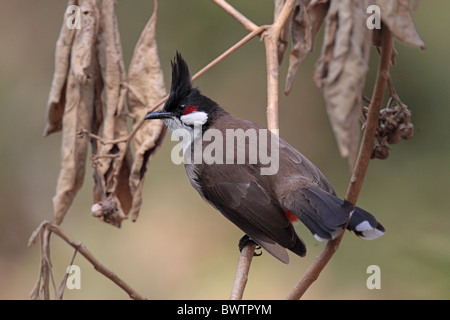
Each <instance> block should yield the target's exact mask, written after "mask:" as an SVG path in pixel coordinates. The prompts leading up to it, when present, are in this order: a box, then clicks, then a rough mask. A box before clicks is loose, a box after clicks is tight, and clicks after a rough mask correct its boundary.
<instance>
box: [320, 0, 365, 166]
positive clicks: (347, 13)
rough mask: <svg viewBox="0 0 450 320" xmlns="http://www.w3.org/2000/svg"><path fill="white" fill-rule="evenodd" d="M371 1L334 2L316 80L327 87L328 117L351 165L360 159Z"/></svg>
mask: <svg viewBox="0 0 450 320" xmlns="http://www.w3.org/2000/svg"><path fill="white" fill-rule="evenodd" d="M368 4H369V1H368V0H361V1H352V0H342V1H332V2H331V5H330V8H329V11H328V14H327V17H326V27H325V36H324V43H323V47H322V52H321V57H320V59H319V60H318V62H317V64H316V68H315V74H314V77H315V81H316V83H317V85H318V86H319V87H320V88H322V89H323V92H324V98H325V102H326V106H327V111H328V116H329V119H330V122H331V125H332V127H333V131H334V134H335V136H336V139H337V142H338V147H339V150H340V153H341V155H342V156H343V157H348V159H349V164H350V167H351V168H353V165H354V163H355V161H356V156H357V151H358V143H359V137H360V125H359V118H360V114H361V106H362V101H361V100H362V96H363V89H364V83H365V76H366V72H367V70H368V67H367V64H368V59H369V50H370V43H371V39H370V33H369V29H368V28H366V27H365V23H366V19H367V17H366V15H365V10H366V8H367V6H368Z"/></svg>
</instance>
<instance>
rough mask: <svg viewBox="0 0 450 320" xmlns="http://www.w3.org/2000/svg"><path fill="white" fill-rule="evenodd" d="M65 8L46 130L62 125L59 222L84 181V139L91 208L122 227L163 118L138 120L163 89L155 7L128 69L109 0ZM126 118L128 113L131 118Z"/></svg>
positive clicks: (137, 201)
mask: <svg viewBox="0 0 450 320" xmlns="http://www.w3.org/2000/svg"><path fill="white" fill-rule="evenodd" d="M68 5H69V6H71V5H76V6H78V7H79V8H80V13H81V14H80V16H79V17H75V19H76V18H79V19H81V20H80V26H81V27H80V28H79V29H77V28H75V27H73V28H72V27H71V25H70V23H68V21H70V20H74V18H73V15H74V14H75V13H74V12H68V13H65V15H64V20H63V24H62V27H61V31H60V34H59V38H58V41H57V44H56V53H55V58H56V61H55V72H54V76H53V82H52V86H51V89H50V94H49V99H48V105H47V123H46V126H45V129H44V136H47V135H49V134H51V133H54V132H57V131H61V130H62V145H61V169H60V172H59V177H58V181H57V186H56V194H55V196H54V197H53V207H54V222H55V223H56V224H60V223H61V222H62V221H63V219H64V217H65V215H66V214H67V212H68V210H69V208H70V206H71V204H72V201H73V200H74V198H75V196H76V194H77V192H78V191H79V189H80V188H81V187H82V185H83V179H84V176H85V166H86V162H87V155H88V149H89V148H88V145H89V144H90V145H91V153H92V154H91V156H90V160H91V166H92V168H93V178H94V183H95V184H94V190H93V194H94V205H93V206H92V209H91V213H92V215H94V216H96V217H98V218H99V219H101V220H103V221H105V222H108V223H111V224H113V225H115V226H118V227H120V225H121V222H122V220H123V219H126V218H127V217H128V216H130V215H131V216H132V218H133V220H135V219H136V218H137V216H138V213H139V209H140V206H141V202H142V197H141V192H142V186H143V183H144V178H145V173H146V170H147V166H148V163H149V160H150V159H151V158H152V156H153V155H154V154H155V152H156V150H157V149H158V147H159V146H160V145H161V144H162V142H163V139H164V137H165V128H164V126H163V124H162V122H161V121H152V122H149V123H145V125H143V121H142V119H143V117H144V116H145V114H146V113H147V112H148V110H149V108H150V107H152V106H154V105H155V104H157V103H158V102H159V101H160V100H161V99H162V98H163V97H164V96H165V92H166V90H165V87H164V79H163V74H162V70H161V66H160V62H159V58H158V54H157V45H156V39H155V25H156V20H157V2H156V1H155V5H154V13H153V15H152V16H151V18H150V20H149V22H148V24H147V25H146V27H145V28H144V30H143V32H142V34H141V37H140V39H139V41H138V43H137V45H136V48H135V51H134V55H133V58H132V61H131V64H130V66H129V71H128V75H127V74H126V70H125V66H124V61H123V56H122V48H121V41H120V34H119V29H118V22H117V18H116V14H115V1H114V0H70V1H69V2H68ZM129 119H131V120H129Z"/></svg>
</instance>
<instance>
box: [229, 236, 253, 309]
mask: <svg viewBox="0 0 450 320" xmlns="http://www.w3.org/2000/svg"><path fill="white" fill-rule="evenodd" d="M255 248H256V244H255V243H254V242H252V241H249V243H248V244H247V245H246V246H244V248H243V249H242V251H241V255H240V256H239V260H238V266H237V269H236V275H235V278H234V283H233V288H232V289H231V295H230V300H242V297H243V295H244V289H245V286H246V284H247V279H248V272H249V271H250V264H251V263H252V259H253V256H254V254H255Z"/></svg>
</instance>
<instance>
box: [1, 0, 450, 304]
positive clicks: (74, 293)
mask: <svg viewBox="0 0 450 320" xmlns="http://www.w3.org/2000/svg"><path fill="white" fill-rule="evenodd" d="M230 3H231V4H234V5H235V6H236V8H238V9H239V10H240V11H241V12H243V13H244V14H245V15H247V16H248V17H249V18H250V19H252V20H253V21H254V22H255V23H257V24H268V23H270V22H271V21H272V10H273V1H270V0H252V1H230ZM66 5H67V2H66V1H62V0H41V1H29V0H28V1H26V0H15V1H13V0H0V121H1V124H0V130H1V131H0V145H1V156H0V164H1V165H0V168H1V169H0V170H1V171H0V179H1V186H0V204H1V211H0V298H1V299H28V294H29V292H30V291H31V289H32V288H33V286H34V283H35V281H36V279H37V277H38V273H39V266H40V252H39V246H33V247H31V248H27V246H26V243H27V240H28V237H29V235H30V234H31V232H32V231H33V230H34V229H35V228H36V227H37V226H38V224H39V223H40V222H41V221H42V220H43V219H51V217H52V203H51V198H52V196H53V194H54V191H55V185H56V179H57V174H58V171H59V148H60V139H61V134H60V133H57V134H53V135H51V136H49V137H47V138H45V139H44V138H43V137H42V135H41V133H42V130H43V127H44V119H45V109H46V102H47V97H48V92H49V88H50V83H51V79H52V75H53V64H54V49H55V42H56V39H57V36H58V33H59V30H60V26H61V23H62V16H63V12H64V10H65V8H66ZM151 13H152V2H151V1H145V0H139V1H138V0H135V1H123V0H122V1H118V6H117V14H118V19H119V27H120V31H121V37H122V45H123V51H124V56H125V64H126V65H128V64H129V61H130V59H131V55H132V52H133V49H134V45H135V44H136V41H137V39H138V37H139V35H140V32H141V31H142V28H143V27H144V25H145V24H146V22H147V20H148V18H149V17H150V15H151ZM449 13H450V2H449V1H447V0H434V1H422V2H420V4H419V7H418V9H417V11H416V12H415V13H414V14H413V17H414V20H415V23H416V26H417V28H418V30H419V32H420V34H421V36H422V37H423V39H424V40H425V43H426V45H427V49H426V50H425V51H420V50H417V49H414V48H410V47H406V46H404V45H402V44H399V43H397V44H396V47H397V50H398V51H399V56H398V59H397V62H398V64H397V66H395V67H394V68H393V69H392V75H393V79H394V83H395V84H396V88H397V91H398V93H399V95H400V97H401V98H402V100H403V101H404V102H405V103H406V104H407V105H408V106H409V108H410V110H412V112H413V123H414V124H415V128H416V134H415V137H414V139H413V140H411V141H402V142H400V143H399V144H397V145H394V146H393V147H392V150H391V155H390V157H389V158H388V159H387V160H384V161H381V160H376V161H372V162H371V164H370V166H369V171H368V174H367V176H366V180H365V184H364V186H363V189H362V192H361V195H360V198H359V200H358V204H359V205H360V206H362V207H364V208H365V209H367V210H369V211H371V212H372V213H374V214H375V215H376V216H377V218H378V219H379V220H380V221H381V222H382V223H383V225H384V226H385V227H386V229H387V233H386V235H385V236H384V237H382V238H380V239H378V240H376V241H372V242H368V241H363V240H360V239H358V238H356V237H355V236H354V235H352V234H349V233H347V234H346V236H345V238H344V240H343V242H342V244H341V247H340V249H339V251H338V253H337V254H336V255H335V256H334V257H333V259H332V261H331V262H330V264H329V265H328V266H327V267H326V269H325V270H324V272H323V274H322V275H321V277H320V278H319V280H318V282H316V283H315V284H314V285H313V286H312V287H311V289H310V290H309V291H308V292H307V294H306V295H305V298H307V299H449V298H450V281H449V280H450V276H449V272H450V254H449V245H450V234H449V231H450V219H449V211H450V210H449V209H450V205H449V196H450V194H449V185H450V183H449V180H450V170H449V163H450V126H449V119H450V107H449V103H450V85H449V83H450V82H449V76H450V64H449V56H450V36H449V31H450V19H449ZM157 29H158V41H159V43H158V44H159V53H160V58H161V63H162V65H163V69H164V72H165V75H166V77H165V78H166V79H165V80H166V84H167V86H169V84H170V83H169V81H170V77H169V74H170V73H169V72H170V59H171V58H172V57H173V55H174V53H175V51H176V50H179V51H181V52H182V54H183V56H184V57H185V58H186V60H187V61H188V62H189V64H190V67H191V71H192V72H193V73H194V72H195V71H197V70H199V69H200V68H201V67H202V66H204V65H205V64H207V63H208V62H210V61H211V60H212V59H214V58H215V57H216V56H218V55H219V54H220V53H222V52H223V51H225V50H226V49H227V48H228V47H230V46H231V45H232V44H234V43H235V42H237V41H238V40H239V39H241V38H242V37H243V36H244V35H245V34H246V31H245V30H244V28H243V27H242V26H241V25H240V24H239V23H238V22H236V21H235V20H233V19H232V18H231V17H230V16H228V15H227V14H226V13H225V12H223V11H222V10H221V9H220V8H219V7H217V6H216V5H215V4H213V3H212V2H211V1H207V0H203V1H200V0H191V1H183V0H172V1H160V8H159V21H158V27H157ZM320 45H321V35H319V38H318V40H317V42H316V50H315V52H314V53H313V54H311V55H309V56H308V58H307V59H306V61H305V63H304V64H303V66H302V67H301V69H300V71H299V73H298V75H297V78H296V81H295V83H294V89H293V92H292V93H291V95H290V96H289V97H284V96H282V97H281V98H280V128H281V130H280V135H281V136H282V137H283V138H285V139H286V140H287V141H289V142H290V143H291V144H292V145H293V146H295V147H296V148H298V149H299V150H300V151H301V152H302V153H304V154H305V155H306V156H307V157H308V158H309V159H310V160H312V161H313V162H314V163H315V164H316V165H317V166H318V167H319V168H320V169H321V170H322V171H323V172H324V173H325V175H326V176H327V177H328V179H329V180H330V182H332V183H333V184H334V185H335V187H336V189H337V190H338V193H339V194H340V195H341V196H343V195H344V194H345V191H346V187H347V183H348V181H349V178H350V175H349V173H348V169H347V162H346V160H345V159H341V158H340V156H339V153H338V150H337V147H336V143H335V140H334V136H333V133H332V131H331V128H330V125H329V122H328V119H327V115H326V111H325V107H324V104H323V101H322V97H321V92H320V90H319V89H317V87H316V86H315V85H314V83H313V81H312V72H313V67H314V63H315V62H316V60H317V56H318V53H319V52H320ZM376 64H377V57H376V54H375V53H374V52H372V60H371V71H370V74H369V78H368V81H367V82H368V85H367V88H368V91H367V92H371V88H372V84H373V79H374V74H375V69H376ZM285 71H286V65H284V66H283V68H282V79H281V80H282V84H284V76H285ZM265 72H266V71H265V56H264V46H263V44H262V43H261V42H259V41H258V40H257V39H254V40H252V41H251V42H250V43H249V44H247V45H246V46H244V47H243V48H241V49H240V50H239V51H238V52H236V53H234V54H233V55H232V56H230V57H229V58H227V59H226V60H225V61H223V62H222V63H221V64H219V65H218V66H216V67H215V68H214V69H213V70H211V71H209V72H208V73H207V74H206V75H204V76H202V77H201V78H200V79H199V80H198V81H196V83H195V84H196V85H198V86H199V87H200V88H201V89H202V91H203V92H204V93H205V94H206V95H208V96H210V97H212V98H213V99H214V100H216V101H217V102H219V103H220V104H221V105H222V106H224V107H225V108H226V109H228V110H229V111H230V112H232V113H233V114H234V115H236V116H239V117H242V118H247V119H251V120H253V121H256V122H259V123H261V124H264V123H265V121H266V119H265V99H266V80H265ZM173 146H174V142H172V141H170V139H167V140H166V143H165V144H164V146H163V148H162V149H161V150H160V152H159V153H158V154H157V156H156V158H155V159H154V160H153V162H152V163H151V165H150V168H149V172H148V175H147V178H146V185H145V191H144V195H145V198H144V204H143V207H142V209H141V213H140V217H139V219H138V221H137V222H136V223H132V222H131V221H125V222H124V224H123V226H122V229H116V228H114V227H112V226H110V225H107V224H104V223H101V222H98V221H97V220H96V219H94V218H92V217H91V216H90V214H89V209H90V206H91V204H92V198H91V197H92V192H91V191H92V185H93V184H92V178H91V172H90V170H88V172H87V175H86V180H85V185H84V186H83V188H82V190H81V191H80V193H79V194H78V196H77V198H76V200H75V202H74V204H73V206H72V208H71V210H70V211H69V213H68V216H67V217H66V218H65V220H64V223H63V224H62V228H63V229H64V230H65V231H66V232H67V233H68V234H69V235H71V236H72V238H73V239H74V240H76V241H82V242H83V244H84V245H86V246H87V247H88V249H89V250H90V251H91V252H92V253H93V254H94V255H95V256H96V257H97V258H98V259H99V260H100V261H101V262H102V263H104V264H105V265H106V266H108V267H109V268H111V269H112V270H113V271H115V272H116V273H117V274H118V275H119V277H121V278H122V279H124V280H125V281H126V282H128V283H129V284H130V285H131V286H132V287H134V288H135V289H136V290H137V291H138V292H139V293H141V294H142V295H144V296H146V297H148V298H150V299H210V298H211V299H227V298H228V297H229V293H230V290H231V286H232V283H233V279H234V272H235V267H236V262H237V259H238V255H239V252H238V250H237V242H238V240H239V238H240V237H241V236H242V232H241V231H240V230H238V229H237V228H236V227H234V226H233V225H232V224H231V223H229V222H228V221H227V220H226V219H225V218H223V217H222V216H221V215H220V214H219V213H218V212H216V211H215V210H214V209H213V208H212V207H210V206H209V205H208V204H206V203H204V202H203V200H202V199H201V198H200V197H199V195H198V194H197V193H196V192H195V191H194V190H193V189H192V188H191V186H190V185H189V183H188V181H187V178H186V176H185V172H184V168H183V167H182V166H175V165H174V164H172V162H171V161H170V152H171V149H172V147H173ZM297 230H298V232H299V233H300V234H302V236H303V238H304V240H305V241H306V243H307V246H308V250H309V252H308V255H307V257H306V258H304V259H302V258H299V257H296V256H294V255H291V263H290V264H289V265H283V264H282V263H280V262H278V261H277V260H275V259H274V258H272V257H271V256H270V255H269V254H267V253H263V255H262V256H261V257H258V258H256V259H255V260H254V261H253V264H252V266H251V270H250V278H249V282H248V285H247V289H246V292H245V295H244V298H247V299H282V298H284V297H285V296H286V295H287V293H288V292H289V290H290V289H291V288H292V286H293V285H294V283H296V282H297V280H298V279H299V277H300V276H301V274H302V273H303V272H304V270H305V269H306V268H307V267H308V266H309V265H310V263H311V262H312V260H313V259H314V257H315V256H316V255H317V253H318V252H319V251H320V250H321V248H322V247H323V243H318V242H317V241H316V240H315V239H314V238H313V237H312V236H311V235H310V234H309V232H308V231H307V230H306V229H305V228H304V227H303V226H301V225H299V226H298V227H297ZM51 249H52V253H51V254H52V261H53V265H54V276H55V280H56V281H57V282H58V283H59V281H60V279H61V278H62V276H63V273H64V271H65V268H66V266H67V264H68V263H69V261H70V258H71V256H72V253H73V251H72V249H71V248H70V247H69V246H67V245H66V244H65V243H64V242H63V241H62V240H60V239H59V238H57V237H55V236H54V237H52V247H51ZM75 264H77V265H79V266H80V267H81V272H82V273H81V277H82V278H81V290H68V289H66V291H65V296H64V297H65V298H66V299H127V298H128V296H127V295H126V294H125V293H124V292H123V291H121V290H120V289H119V288H118V287H116V286H115V285H114V284H113V283H111V282H110V281H109V280H108V279H106V278H105V277H103V276H102V275H100V274H98V273H97V272H96V271H95V270H94V269H93V268H92V266H91V265H90V264H88V263H87V262H86V261H85V260H84V258H82V257H81V256H77V258H76V260H75ZM373 264H375V265H378V266H380V268H381V289H380V290H368V289H367V287H366V280H367V277H368V276H369V275H368V274H366V269H367V267H368V266H369V265H373Z"/></svg>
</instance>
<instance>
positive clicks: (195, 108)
mask: <svg viewBox="0 0 450 320" xmlns="http://www.w3.org/2000/svg"><path fill="white" fill-rule="evenodd" d="M197 110H198V107H197V106H188V107H187V108H186V110H184V112H183V114H189V113H191V112H194V111H197Z"/></svg>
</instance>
